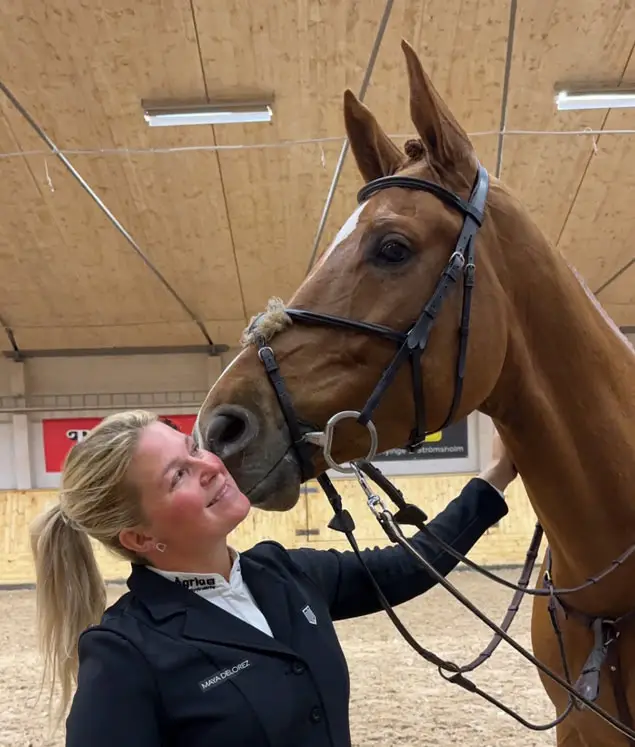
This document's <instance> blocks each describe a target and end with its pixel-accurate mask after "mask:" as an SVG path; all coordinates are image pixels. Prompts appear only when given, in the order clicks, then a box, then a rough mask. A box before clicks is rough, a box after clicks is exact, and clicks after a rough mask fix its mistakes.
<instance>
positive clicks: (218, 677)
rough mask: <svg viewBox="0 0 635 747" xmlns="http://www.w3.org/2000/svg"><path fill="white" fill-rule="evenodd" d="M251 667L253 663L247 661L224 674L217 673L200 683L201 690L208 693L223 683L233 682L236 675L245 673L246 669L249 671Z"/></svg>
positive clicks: (223, 672) (225, 671) (230, 668)
mask: <svg viewBox="0 0 635 747" xmlns="http://www.w3.org/2000/svg"><path fill="white" fill-rule="evenodd" d="M250 666H251V662H250V661H249V659H245V660H244V661H241V662H240V664H236V665H235V666H233V667H229V668H228V669H225V670H223V671H222V672H216V674H213V675H212V676H211V677H208V678H207V679H205V680H202V681H201V682H199V683H198V686H199V687H200V688H201V690H202V691H203V692H204V693H206V692H207V691H208V690H211V689H212V688H214V687H218V685H222V684H223V682H227V681H228V680H231V679H232V678H234V677H235V676H236V675H238V674H240V673H241V672H244V671H245V669H249V667H250Z"/></svg>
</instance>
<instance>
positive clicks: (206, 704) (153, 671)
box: [66, 478, 507, 747]
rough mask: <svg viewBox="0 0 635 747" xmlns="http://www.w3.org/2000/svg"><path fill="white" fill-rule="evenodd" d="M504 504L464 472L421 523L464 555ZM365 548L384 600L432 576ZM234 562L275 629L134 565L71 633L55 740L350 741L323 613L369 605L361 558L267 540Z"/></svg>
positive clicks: (246, 744)
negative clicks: (60, 730) (74, 660)
mask: <svg viewBox="0 0 635 747" xmlns="http://www.w3.org/2000/svg"><path fill="white" fill-rule="evenodd" d="M506 513H507V505H506V504H505V501H504V500H503V499H502V498H501V497H500V495H499V494H498V493H497V492H496V490H494V488H492V487H491V486H490V485H488V484H487V483H486V482H485V481H483V480H480V479H478V478H474V479H472V480H470V481H469V482H468V484H467V485H466V486H465V487H464V488H463V490H462V492H461V494H460V495H459V496H458V497H457V498H455V499H454V500H453V501H452V502H451V503H450V504H449V505H448V506H447V508H446V509H445V510H444V511H443V512H442V513H440V514H439V515H438V516H437V517H436V518H435V519H434V520H433V521H432V522H430V528H431V529H432V531H433V532H434V533H435V534H437V535H439V536H441V537H443V538H444V539H445V540H446V542H449V543H451V544H452V545H453V547H455V548H456V549H457V550H459V551H461V552H462V553H466V552H468V551H469V550H470V548H471V547H472V546H473V545H474V544H475V542H477V540H478V539H479V538H480V537H481V536H482V535H483V534H484V532H485V531H486V530H487V529H488V528H489V527H491V526H492V525H493V524H494V523H495V522H497V521H498V520H499V519H501V518H502V517H503V516H504V515H505V514H506ZM412 542H413V544H415V545H416V547H417V549H418V550H419V552H420V553H422V554H423V555H425V556H426V557H428V558H429V559H430V560H431V561H432V562H433V563H434V566H435V567H436V568H438V569H439V571H441V572H442V573H444V574H447V573H449V572H450V571H451V570H452V569H453V568H454V567H455V565H456V562H455V561H454V560H453V559H452V558H450V557H449V556H448V555H447V554H445V553H441V552H439V550H438V548H437V547H436V545H433V544H432V543H430V542H428V541H427V540H426V539H425V538H424V537H422V536H421V535H420V534H419V533H418V534H416V535H414V538H413V539H412ZM364 558H365V560H366V563H367V564H368V566H369V568H370V569H371V571H372V572H373V574H374V576H375V578H376V579H377V581H378V583H379V584H380V586H381V588H382V590H383V592H384V593H385V595H386V597H387V598H388V600H389V602H390V603H391V604H392V605H398V604H400V603H402V602H405V601H407V600H409V599H412V598H413V597H416V596H418V595H419V594H422V593H423V592H425V591H426V590H427V589H429V588H430V587H431V586H433V585H434V583H433V580H432V579H431V578H430V576H428V574H426V572H425V571H423V570H422V569H421V568H419V567H417V566H416V565H415V564H414V563H413V561H412V560H411V559H410V557H409V556H408V555H407V553H406V552H404V551H403V550H402V548H400V547H399V546H392V545H391V546H388V547H385V548H381V549H379V548H374V549H369V550H365V551H364ZM240 565H241V572H242V575H243V579H244V581H245V582H246V583H247V585H248V586H249V589H250V590H251V593H252V594H253V596H254V598H255V600H256V602H257V603H258V605H259V606H260V608H261V610H262V611H263V613H264V615H265V617H266V618H267V621H268V622H269V625H270V627H271V629H272V632H273V635H274V638H271V637H270V636H268V635H265V634H264V633H262V632H261V631H260V630H258V629H256V628H254V627H253V626H252V625H249V624H248V623H245V622H243V621H242V620H239V619H238V618H236V617H234V616H233V615H231V614H230V613H228V612H226V611H225V610H222V609H220V608H218V607H216V606H215V605H213V604H211V603H210V602H208V601H206V600H205V599H203V598H201V597H200V596H198V595H197V594H196V593H195V592H193V591H191V590H190V589H187V588H185V587H183V586H181V585H179V584H176V583H173V582H172V581H169V580H168V579H166V578H164V577H162V576H159V575H158V574H156V573H153V572H152V571H150V570H148V569H147V568H144V567H143V566H141V565H134V566H133V569H132V573H131V575H130V577H129V579H128V586H129V591H128V592H127V593H125V594H124V595H123V596H122V597H121V598H120V599H119V600H118V601H117V602H116V603H115V604H114V605H113V606H112V607H110V608H109V609H108V610H106V612H105V614H104V616H103V618H102V621H101V623H100V624H99V625H96V626H93V627H90V628H88V629H87V630H86V631H84V633H83V634H82V636H81V637H80V641H79V661H80V666H79V678H78V687H77V691H76V693H75V696H74V700H73V703H72V707H71V710H70V713H69V716H68V719H67V722H66V727H67V732H66V745H67V747H159V746H163V747H349V746H350V744H351V738H350V733H349V714H348V710H349V677H348V669H347V666H346V661H345V659H344V655H343V652H342V650H341V648H340V644H339V641H338V638H337V635H336V632H335V629H334V626H333V620H344V619H347V618H352V617H358V616H360V615H368V614H370V613H373V612H377V611H379V610H380V609H381V608H380V606H379V603H378V601H377V598H376V596H375V593H374V590H373V588H372V586H370V584H369V582H368V580H367V578H366V577H365V575H364V571H363V569H362V567H361V565H360V563H359V561H358V560H357V558H356V557H355V555H354V554H353V553H352V552H351V551H347V552H337V551H335V550H313V549H297V550H285V549H284V548H283V547H282V546H280V545H279V544H278V543H276V542H270V541H266V542H261V543H258V544H257V545H256V546H255V547H253V548H252V549H250V550H248V551H247V552H244V553H242V554H241V556H240ZM395 635H397V633H395ZM422 666H424V663H423V662H422Z"/></svg>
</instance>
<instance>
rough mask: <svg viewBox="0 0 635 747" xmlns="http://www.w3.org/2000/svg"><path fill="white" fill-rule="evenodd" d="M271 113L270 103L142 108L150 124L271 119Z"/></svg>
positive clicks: (164, 125)
mask: <svg viewBox="0 0 635 747" xmlns="http://www.w3.org/2000/svg"><path fill="white" fill-rule="evenodd" d="M272 116H273V112H272V110H271V106H270V105H269V104H267V103H240V104H235V103H218V104H194V105H188V106H178V105H174V106H156V107H152V106H145V107H144V111H143V117H144V119H145V121H146V122H147V123H148V124H149V125H150V127H183V126H188V125H219V124H242V123H245V122H271V118H272Z"/></svg>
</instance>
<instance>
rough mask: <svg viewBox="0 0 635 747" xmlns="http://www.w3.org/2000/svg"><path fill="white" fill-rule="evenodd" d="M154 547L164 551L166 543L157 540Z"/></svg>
mask: <svg viewBox="0 0 635 747" xmlns="http://www.w3.org/2000/svg"><path fill="white" fill-rule="evenodd" d="M155 548H156V549H157V550H158V551H159V552H165V548H166V545H165V544H164V543H163V542H157V543H156V545H155Z"/></svg>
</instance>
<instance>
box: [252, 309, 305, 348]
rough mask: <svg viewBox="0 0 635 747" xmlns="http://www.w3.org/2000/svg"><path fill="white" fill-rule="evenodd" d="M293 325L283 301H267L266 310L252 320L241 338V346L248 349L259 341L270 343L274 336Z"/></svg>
mask: <svg viewBox="0 0 635 747" xmlns="http://www.w3.org/2000/svg"><path fill="white" fill-rule="evenodd" d="M292 323H293V322H292V321H291V317H290V316H289V315H288V314H287V312H286V310H285V305H284V302H283V301H282V299H281V298H275V297H274V298H270V299H269V301H267V308H266V310H265V311H262V312H260V314H256V316H253V317H252V318H251V320H250V322H249V325H248V326H247V328H246V329H245V331H244V332H243V334H242V337H241V338H240V344H241V345H242V346H243V347H244V348H246V347H248V346H249V345H253V344H256V342H257V341H258V340H264V342H269V341H270V340H271V339H272V338H273V336H274V335H276V334H277V333H278V332H281V331H282V330H283V329H285V328H286V327H289V326H290V325H291V324H292Z"/></svg>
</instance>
